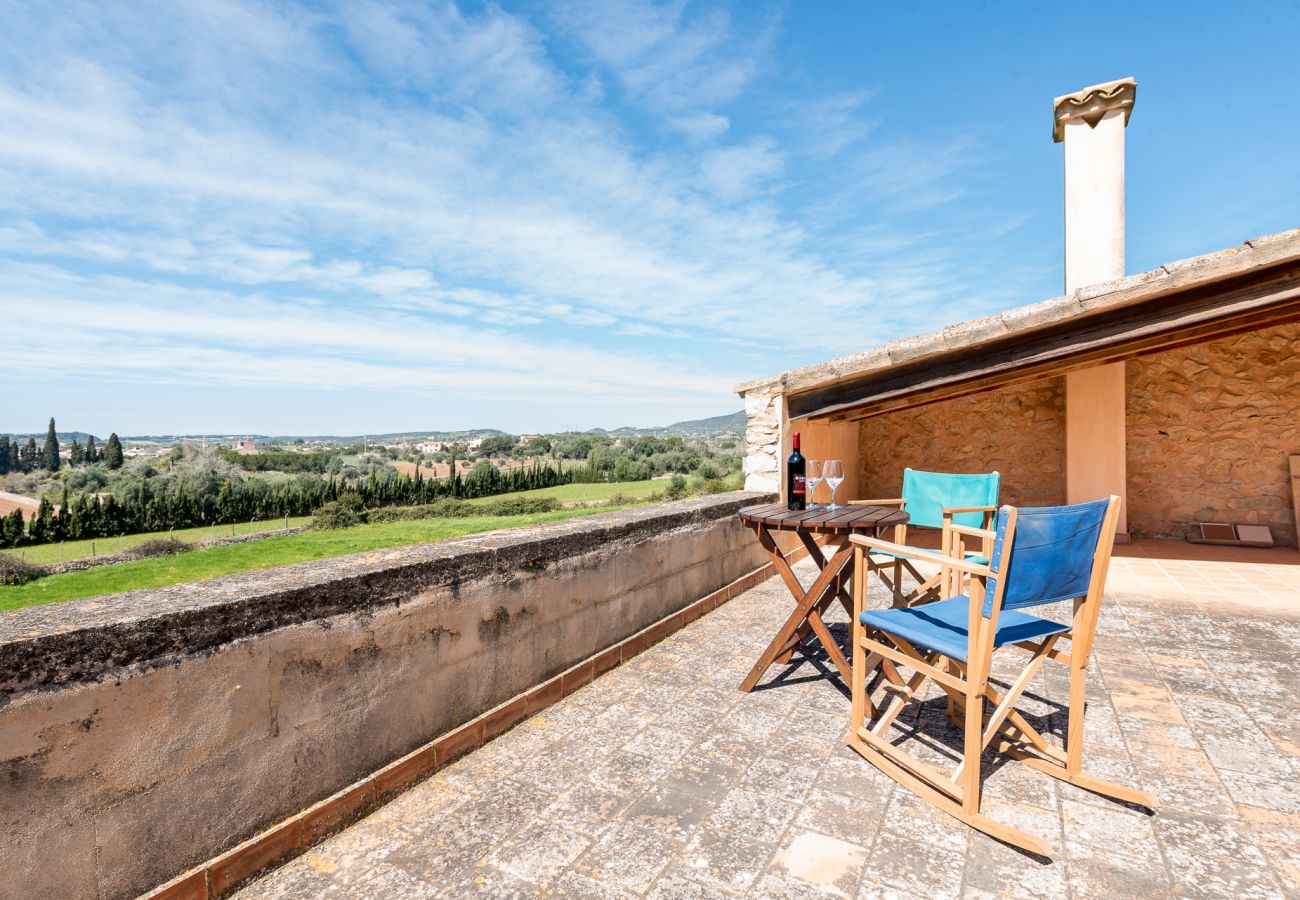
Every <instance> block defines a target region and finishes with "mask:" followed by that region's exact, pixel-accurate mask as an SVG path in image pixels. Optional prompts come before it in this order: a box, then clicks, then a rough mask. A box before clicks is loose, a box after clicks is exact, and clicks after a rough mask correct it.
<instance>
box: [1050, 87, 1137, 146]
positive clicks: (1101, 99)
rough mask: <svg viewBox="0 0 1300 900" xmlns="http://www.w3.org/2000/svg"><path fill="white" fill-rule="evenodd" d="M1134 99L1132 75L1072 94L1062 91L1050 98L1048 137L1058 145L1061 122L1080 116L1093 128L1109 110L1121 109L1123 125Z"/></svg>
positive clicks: (1129, 113)
mask: <svg viewBox="0 0 1300 900" xmlns="http://www.w3.org/2000/svg"><path fill="white" fill-rule="evenodd" d="M1136 99H1137V81H1136V80H1135V79H1133V78H1120V79H1118V80H1116V81H1105V82H1102V83H1101V84H1094V85H1092V86H1091V87H1086V88H1084V89H1083V90H1080V91H1075V92H1074V93H1073V94H1062V95H1061V96H1060V97H1057V98H1056V99H1054V100H1053V101H1052V140H1053V141H1054V142H1056V143H1058V144H1059V143H1060V142H1061V141H1063V140H1064V139H1065V124H1066V123H1067V122H1070V121H1072V120H1074V119H1083V121H1085V122H1087V123H1088V127H1089V128H1096V127H1097V123H1098V122H1100V121H1101V117H1102V116H1104V115H1105V114H1106V113H1108V112H1110V111H1111V110H1112V109H1122V110H1124V125H1125V126H1127V125H1128V119H1129V116H1131V115H1132V114H1133V102H1134V101H1135V100H1136Z"/></svg>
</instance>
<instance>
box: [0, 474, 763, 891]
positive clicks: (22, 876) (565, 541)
mask: <svg viewBox="0 0 1300 900" xmlns="http://www.w3.org/2000/svg"><path fill="white" fill-rule="evenodd" d="M764 496H765V495H761V494H746V493H734V494H722V495H718V496H714V497H707V498H701V499H697V500H686V501H681V502H679V503H669V504H663V505H661V506H656V507H646V508H642V509H637V510H629V511H623V512H613V513H608V514H604V515H598V516H592V517H590V518H584V519H579V520H574V521H572V522H564V523H556V524H552V525H545V526H539V527H536V528H530V529H516V530H513V531H508V532H497V533H495V534H489V535H481V536H478V537H474V538H469V539H465V540H460V541H450V542H444V543H435V544H424V545H419V546H415V547H404V548H397V549H393V550H387V551H379V552H375V553H367V554H360V555H357V556H352V557H346V558H342V559H335V560H323V561H319V562H312V563H304V564H301V565H297V566H290V567H287V568H284V569H278V570H273V571H269V572H250V573H244V574H240V575H234V576H230V577H227V578H222V579H216V580H213V581H208V582H201V583H198V584H191V585H178V586H175V587H171V588H163V589H159V590H153V591H136V592H132V593H129V594H120V595H116V596H111V597H102V598H95V599H90V600H84V601H77V602H72V603H61V604H54V605H51V606H45V607H35V608H31V609H26V610H19V611H16V612H12V613H6V614H0V896H5V897H11V896H12V897H23V898H40V897H58V898H80V897H100V898H119V897H129V896H133V895H135V894H137V893H139V892H141V891H143V890H147V889H149V888H151V887H153V886H155V885H157V884H160V883H162V882H164V881H166V880H167V879H168V878H170V877H172V876H173V875H176V874H178V873H179V872H181V871H182V870H184V869H186V868H188V867H190V866H193V865H195V864H197V863H199V862H202V861H203V860H206V859H208V858H210V857H211V856H213V855H215V854H216V853H219V852H221V851H222V850H225V849H226V848H228V847H231V846H232V845H234V844H236V843H237V842H239V841H240V840H243V839H245V838H247V837H249V836H250V835H251V834H253V833H255V832H257V831H258V830H260V829H261V828H263V827H265V826H267V825H269V824H270V823H273V822H275V821H278V820H282V819H284V818H285V817H287V816H290V815H292V814H294V813H296V812H298V811H299V810H301V809H302V808H304V807H305V806H307V805H309V804H310V803H312V802H314V801H316V800H319V799H321V798H323V797H325V796H327V795H329V794H331V793H333V792H334V791H337V790H340V789H341V788H343V787H345V786H347V785H349V784H351V783H352V782H354V781H356V780H357V779H359V778H361V777H362V776H365V775H367V774H369V773H371V772H373V771H375V770H377V769H379V768H380V767H381V766H383V765H385V764H386V763H388V762H390V761H392V760H394V759H396V758H397V757H399V756H401V755H402V754H403V753H406V752H408V751H410V750H412V749H413V748H415V747H418V746H420V745H422V744H425V743H427V742H429V741H431V740H433V739H434V738H435V737H437V736H439V735H441V734H443V733H445V732H447V731H448V730H449V729H451V728H453V727H455V726H457V725H459V724H460V723H462V722H465V721H467V720H469V719H472V718H474V717H475V716H477V715H479V714H481V713H483V712H485V711H487V710H489V709H491V708H493V707H494V706H496V705H498V704H500V703H502V702H504V701H506V700H509V699H510V698H512V697H514V696H516V695H518V694H520V693H522V692H523V691H525V690H527V689H529V688H531V687H533V686H534V685H537V684H539V683H541V682H543V681H545V680H546V679H548V678H550V677H552V676H554V675H556V674H557V673H559V672H561V671H564V670H565V669H568V668H569V667H570V666H573V665H575V664H577V663H579V662H581V661H583V660H585V659H587V658H589V657H591V656H592V655H593V654H596V653H598V652H600V651H602V650H604V649H605V648H607V647H610V646H613V645H614V644H616V643H617V642H619V641H620V640H622V639H624V638H627V637H628V636H630V635H633V634H635V633H637V632H638V631H640V630H641V629H643V628H646V627H647V626H649V625H651V624H653V623H655V622H656V621H658V620H660V619H662V618H664V617H666V616H669V615H671V614H673V613H674V612H676V611H678V610H680V609H682V608H683V607H685V606H687V605H688V604H690V603H692V602H693V601H695V600H697V599H699V598H701V597H704V596H705V595H707V594H710V593H711V592H713V591H716V590H718V589H720V588H722V587H724V586H726V585H727V584H729V583H731V582H732V581H735V580H736V579H738V578H740V577H741V576H743V575H745V574H747V573H749V572H752V571H753V570H755V569H757V568H758V567H759V566H761V565H762V564H763V563H764V562H766V559H765V557H764V556H763V554H762V552H761V551H760V549H759V547H758V543H757V541H755V540H754V539H753V536H752V535H751V534H750V533H749V532H748V531H747V530H745V529H744V528H742V527H741V525H740V524H739V521H738V520H737V518H736V511H737V509H739V507H741V506H743V505H747V504H751V503H755V502H761V501H762V500H763V499H764ZM738 677H739V676H738Z"/></svg>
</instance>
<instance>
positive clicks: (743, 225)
mask: <svg viewBox="0 0 1300 900" xmlns="http://www.w3.org/2000/svg"><path fill="white" fill-rule="evenodd" d="M61 9H62V12H61V13H60V14H58V15H52V14H50V13H49V12H48V11H47V12H46V13H44V14H42V13H41V12H39V11H38V10H36V9H35V7H28V6H25V5H19V6H11V7H8V8H6V9H4V10H3V11H0V60H2V61H0V120H3V121H4V122H5V127H4V128H3V129H0V216H3V220H4V222H5V224H4V225H3V226H0V260H3V259H8V260H9V261H10V262H9V264H8V265H6V266H5V269H4V271H6V272H7V273H8V277H9V279H10V281H9V282H8V283H7V284H5V285H3V286H2V287H0V315H3V317H4V320H5V321H6V323H7V324H8V325H10V327H13V328H19V327H21V328H24V329H26V337H27V342H26V345H25V346H26V347H27V349H26V350H25V351H23V354H22V355H21V356H19V355H9V356H7V357H6V358H4V359H3V361H0V366H11V367H13V368H15V369H16V370H28V367H32V368H33V369H34V368H39V367H40V366H42V365H46V366H53V365H54V364H53V363H52V362H50V361H48V360H47V361H46V362H41V353H42V351H46V350H49V349H50V348H51V347H52V346H53V344H54V343H55V339H54V337H52V335H58V337H59V340H58V341H57V343H58V345H59V346H61V347H68V348H71V347H73V346H74V345H75V347H76V348H78V349H69V350H68V351H67V353H69V354H71V356H70V357H69V358H67V361H66V366H64V367H63V368H62V369H60V371H62V372H64V373H69V372H84V373H87V374H88V375H91V374H93V375H94V376H95V377H105V376H106V374H107V373H108V372H109V371H118V372H131V373H135V375H136V376H138V377H140V378H148V377H158V378H172V379H181V380H183V381H186V382H187V383H189V382H191V381H192V382H193V383H201V382H204V380H205V379H206V380H207V381H208V382H211V383H223V381H224V380H229V379H237V380H240V382H241V383H243V382H244V381H253V382H256V383H257V384H263V385H268V386H269V385H272V384H274V383H277V380H279V381H280V382H283V383H284V384H286V385H292V386H304V385H312V384H318V385H343V384H366V385H375V386H384V387H392V388H397V387H398V386H400V385H401V384H402V383H403V381H404V378H405V379H407V380H409V379H418V380H420V381H421V382H422V383H430V384H438V385H442V386H447V387H452V386H455V387H456V388H457V389H460V388H461V387H467V386H468V387H467V389H473V390H495V391H498V392H501V391H510V390H517V391H519V392H520V393H521V396H526V395H528V394H529V393H530V392H550V391H559V392H563V393H564V394H565V395H566V396H570V395H572V396H574V397H575V398H576V397H578V396H579V395H580V394H581V392H583V391H586V392H589V393H588V394H587V395H586V396H589V397H592V398H597V399H601V400H607V399H610V398H618V399H620V400H621V399H632V398H638V397H644V396H645V395H646V394H647V392H653V393H660V394H668V395H672V396H682V397H685V396H688V395H689V396H690V397H692V398H694V401H693V402H698V401H699V400H700V398H701V397H703V396H705V395H706V394H709V392H712V393H711V394H709V396H717V397H719V401H720V402H722V403H726V402H729V401H727V400H726V390H727V387H728V386H729V384H730V383H731V382H732V381H734V380H739V379H740V378H742V377H747V376H751V375H754V374H760V372H755V371H753V370H752V369H749V368H745V367H747V366H754V365H761V366H762V370H766V369H767V368H772V369H778V368H783V367H784V366H785V365H786V364H787V361H786V360H784V359H781V358H779V357H774V356H772V355H771V354H770V353H766V354H762V355H760V354H758V353H757V352H756V351H757V350H758V348H762V347H764V346H767V347H769V348H770V345H771V341H772V340H773V338H774V337H775V338H778V339H779V340H781V341H785V340H787V339H788V334H787V331H788V326H785V325H782V324H781V323H782V322H786V321H788V319H789V316H790V309H791V304H792V303H796V304H798V305H799V306H801V307H802V308H804V309H805V310H813V311H815V313H814V314H812V315H808V314H804V315H803V316H802V317H803V318H804V319H805V320H806V322H807V323H808V324H811V323H812V321H813V320H814V319H815V318H816V317H823V318H824V319H825V321H826V323H827V325H828V327H826V328H823V329H815V328H808V329H807V330H802V329H801V333H800V342H801V344H802V345H804V346H806V348H808V349H809V350H812V351H816V352H819V353H831V352H840V351H843V350H848V349H857V348H858V347H860V346H861V345H862V343H875V342H877V341H878V340H883V339H886V338H888V337H892V336H895V335H894V334H892V333H883V332H881V331H880V325H879V321H880V320H879V319H874V318H872V317H870V316H868V315H866V311H867V310H869V309H871V307H872V306H873V304H879V303H889V304H901V305H909V304H910V305H911V307H912V308H915V307H916V304H918V303H920V302H928V301H933V300H934V299H935V298H936V297H938V296H939V294H940V290H941V289H942V288H943V287H946V286H947V284H946V282H945V279H946V277H948V272H950V271H951V267H948V266H947V264H946V263H945V261H943V260H935V259H934V258H933V257H932V255H929V254H919V253H916V252H915V251H914V250H911V249H909V246H908V245H907V244H906V243H905V242H904V243H902V244H898V245H897V246H900V247H901V248H902V249H903V251H904V252H908V253H911V254H913V255H912V256H911V257H910V259H912V260H913V261H915V260H920V259H921V258H922V257H923V256H924V257H925V258H926V262H927V263H929V264H931V265H923V264H920V263H916V262H913V263H909V262H906V261H900V260H897V259H891V260H889V262H888V265H884V266H880V267H878V268H876V267H873V265H872V259H871V258H870V255H865V256H859V255H858V254H857V253H856V252H855V251H853V250H851V249H846V246H847V245H849V244H851V239H850V237H849V236H850V235H852V234H854V233H855V232H856V233H863V232H861V231H860V229H857V228H850V229H847V230H846V231H845V232H844V233H843V234H838V235H828V234H827V233H826V232H825V231H824V230H823V229H822V227H821V225H820V224H819V218H818V216H821V215H822V214H823V213H824V221H825V222H829V223H835V224H836V225H837V227H838V225H839V224H840V223H841V222H842V220H843V219H844V218H845V217H846V216H851V214H850V213H848V212H846V210H845V207H849V208H852V207H854V206H855V205H856V206H857V207H860V206H861V205H862V197H863V195H864V193H866V194H870V195H871V196H872V197H876V198H880V199H881V200H882V201H884V202H886V203H888V204H891V205H892V206H894V207H895V208H903V207H905V206H906V205H907V204H909V203H911V204H916V203H918V202H938V201H941V200H942V199H943V198H945V197H947V196H951V193H952V187H951V184H952V182H953V178H952V175H953V174H954V173H955V172H957V171H959V170H960V168H961V167H962V166H963V165H964V164H965V161H966V158H967V157H968V156H969V154H970V153H971V152H972V147H973V145H971V144H954V145H950V146H943V147H931V146H923V145H920V144H917V143H910V144H909V143H901V144H896V145H889V144H884V143H880V144H877V145H874V146H872V147H869V148H862V147H860V145H861V144H862V143H863V142H864V140H865V139H866V138H867V137H868V136H870V135H874V134H875V132H873V131H872V127H873V126H872V125H869V124H864V122H865V120H864V119H863V118H862V116H864V115H865V113H864V112H863V109H864V107H865V105H866V103H867V100H868V99H869V96H868V94H867V92H865V91H863V92H849V93H846V94H842V95H835V96H834V97H832V98H830V99H828V100H825V101H822V102H818V103H814V104H811V105H810V106H808V107H807V109H806V113H807V115H806V121H809V122H820V123H823V125H824V134H823V135H822V139H821V140H820V142H813V143H809V142H807V141H805V140H803V139H802V137H801V136H798V135H790V134H789V133H788V131H789V130H788V129H786V130H784V131H783V130H782V128H780V127H778V125H779V123H774V125H773V128H772V130H771V134H764V133H762V130H761V127H760V129H759V130H758V131H755V128H754V127H753V126H750V127H747V128H746V129H745V130H744V131H743V132H742V131H738V130H737V129H736V128H735V127H734V126H733V119H732V118H731V117H730V115H729V112H728V110H727V109H726V107H727V105H728V104H731V103H735V102H738V101H739V99H740V98H742V97H743V96H744V95H745V92H746V91H751V90H755V89H756V88H755V85H756V83H757V81H758V80H759V78H760V76H761V74H762V71H763V66H764V60H765V55H766V53H767V52H768V47H769V44H770V42H771V40H772V37H773V34H774V33H775V32H774V28H773V26H772V25H771V24H770V23H763V24H761V25H760V26H758V27H750V26H747V27H740V26H738V25H736V23H734V22H732V21H731V19H730V18H729V17H728V15H727V14H726V13H725V12H722V11H719V10H718V9H703V10H697V9H696V8H694V7H688V6H687V5H685V4H684V3H675V4H669V5H658V6H657V5H653V4H649V3H639V2H626V3H618V4H610V3H604V2H601V3H575V4H568V5H564V6H562V7H556V8H548V9H547V11H546V12H545V13H539V15H543V16H545V17H546V18H544V19H543V20H540V21H529V20H527V19H525V18H524V17H522V16H520V15H514V14H511V13H510V12H507V11H505V10H503V9H500V8H498V7H496V6H487V7H486V8H483V9H482V10H481V11H479V12H476V13H472V14H471V13H466V12H463V11H461V10H460V9H458V8H457V7H456V6H455V5H454V4H450V3H444V4H437V5H434V6H410V5H400V4H396V3H377V2H376V3H365V4H362V3H348V4H340V5H338V6H337V7H334V8H329V7H311V8H309V9H308V8H296V7H290V6H283V5H277V6H265V5H261V4H257V3H253V2H238V0H228V2H217V0H196V2H194V3H187V4H181V5H179V6H177V5H165V4H159V5H134V4H126V5H122V4H119V5H113V6H109V7H103V6H100V5H93V4H90V5H77V4H71V5H68V6H64V7H61ZM556 20H558V21H559V22H560V23H561V30H562V33H563V34H564V35H566V36H567V38H568V40H570V41H571V42H572V43H574V44H576V45H579V46H581V47H582V48H584V52H585V53H586V54H587V55H588V56H589V62H590V63H591V66H589V67H587V68H583V67H580V66H573V65H569V64H568V62H569V61H568V60H562V59H560V58H558V56H557V54H559V52H560V51H559V50H558V49H557V47H556V43H557V41H556V39H555V35H553V34H548V33H546V32H544V31H543V26H545V25H547V24H548V23H549V24H554V22H555V21H556ZM580 69H581V71H579V70H580ZM604 81H609V82H610V83H612V84H615V85H616V86H617V91H616V92H613V93H617V94H618V97H619V101H618V102H614V101H612V100H611V99H610V94H611V91H606V90H605V89H604V86H603V82H604ZM620 103H622V104H624V105H626V106H630V107H631V109H632V112H633V113H634V114H635V115H642V114H645V115H648V116H650V117H652V118H654V119H656V120H657V121H659V122H661V123H662V125H663V126H664V128H666V129H667V133H668V137H664V138H662V141H655V142H651V143H649V144H646V143H643V142H642V141H640V140H639V138H638V134H637V129H636V127H634V126H633V125H631V124H629V122H628V121H627V117H626V116H625V115H624V110H623V109H622V108H621V107H620V106H619V104H620ZM783 109H784V110H785V111H784V112H782V113H781V115H782V117H783V118H788V116H787V115H786V113H787V112H788V108H787V107H783ZM760 124H761V123H760ZM849 150H853V151H854V152H855V153H857V154H858V155H857V156H855V157H854V158H853V160H852V163H853V164H852V166H851V167H850V168H846V169H845V170H844V171H843V173H842V175H843V177H845V178H846V179H848V180H847V181H846V183H845V184H844V186H843V188H838V187H835V186H834V185H831V186H830V187H828V188H827V189H826V190H827V191H829V192H834V193H837V194H838V196H836V197H834V198H832V199H825V198H822V199H814V200H812V201H810V202H809V203H808V205H807V206H806V207H805V208H804V209H800V208H799V206H798V205H796V201H791V202H787V198H786V196H785V193H784V192H785V190H786V187H787V185H788V184H790V183H799V182H800V180H801V179H802V180H804V181H807V180H808V176H809V173H808V172H806V171H795V168H796V166H797V165H799V164H800V163H799V159H801V158H803V157H820V158H829V157H839V156H842V155H843V154H845V153H847V152H848V151H849ZM837 164H838V163H837ZM828 184H830V183H829V182H828ZM811 209H816V210H818V211H819V212H818V215H816V216H814V215H809V214H808V211H809V210H811ZM875 238H876V240H883V238H881V237H880V236H879V235H876V236H875ZM862 246H866V245H865V244H863V245H862ZM858 322H864V323H867V322H873V323H875V324H870V325H862V326H860V327H859V326H857V325H856V323H858ZM59 323H64V324H62V325H61V324H59ZM67 323H73V324H71V325H69V324H67ZM843 323H854V324H851V325H850V326H849V327H843ZM74 336H75V340H72V339H71V338H72V337H74ZM683 336H689V340H690V342H691V343H690V345H689V346H686V345H685V344H684V343H683ZM629 346H630V347H634V348H635V352H632V353H624V352H622V351H621V348H623V347H629ZM614 348H619V350H615V349H614ZM724 348H725V353H723V355H722V357H721V358H717V359H715V357H717V356H718V354H719V353H720V352H722V351H723V349H724ZM733 348H740V349H739V350H735V349H733ZM115 356H121V357H122V358H123V359H124V360H125V361H124V363H123V364H122V365H121V366H117V365H109V364H108V363H107V362H105V360H106V359H108V360H110V361H111V360H112V359H113V357H115ZM128 357H129V359H128ZM574 358H581V359H582V360H583V361H584V366H585V365H586V364H587V363H588V362H590V368H589V370H585V371H587V373H588V374H585V375H581V376H578V377H575V376H574V375H573V374H572V367H571V366H568V367H566V365H565V361H566V360H568V361H571V360H573V359H574ZM151 367H152V370H153V372H154V375H153V376H150V375H149V374H148V373H149V372H150V370H151ZM559 370H567V371H566V374H565V375H564V377H563V378H560V379H557V377H556V376H555V374H554V373H555V372H557V371H559ZM762 370H760V371H762ZM331 373H333V374H331ZM403 373H405V375H403ZM561 381H562V382H564V384H560V382H561ZM565 385H567V387H566V386H565Z"/></svg>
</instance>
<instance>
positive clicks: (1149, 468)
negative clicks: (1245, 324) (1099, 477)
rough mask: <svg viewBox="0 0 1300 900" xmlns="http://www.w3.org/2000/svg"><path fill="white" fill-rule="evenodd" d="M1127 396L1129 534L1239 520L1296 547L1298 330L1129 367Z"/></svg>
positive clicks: (1280, 329) (1170, 532)
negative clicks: (1293, 473)
mask: <svg viewBox="0 0 1300 900" xmlns="http://www.w3.org/2000/svg"><path fill="white" fill-rule="evenodd" d="M1127 389H1128V412H1127V425H1128V503H1129V514H1128V517H1129V531H1130V533H1131V534H1133V535H1134V536H1146V537H1176V538H1183V537H1187V536H1188V535H1190V534H1191V533H1192V532H1193V531H1194V530H1195V523H1196V522H1198V521H1218V522H1237V523H1241V522H1245V523H1251V524H1258V525H1267V526H1269V527H1270V528H1271V529H1272V531H1273V539H1274V540H1275V541H1276V542H1277V543H1278V544H1280V545H1282V546H1288V547H1294V546H1296V523H1295V512H1294V510H1293V509H1292V503H1293V500H1292V497H1291V487H1290V480H1291V479H1290V473H1289V470H1288V463H1287V457H1288V456H1289V455H1292V454H1300V324H1291V325H1280V326H1277V327H1274V328H1268V329H1263V330H1261V331H1256V332H1251V333H1249V334H1243V335H1238V336H1235V337H1229V338H1223V339H1221V340H1217V341H1210V342H1207V343H1204V344H1198V345H1195V346H1192V347H1180V348H1177V349H1174V350H1167V351H1165V352H1163V353H1157V354H1153V355H1151V356H1145V357H1142V358H1140V359H1136V360H1132V361H1130V362H1129V364H1128V370H1127Z"/></svg>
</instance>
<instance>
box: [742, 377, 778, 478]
mask: <svg viewBox="0 0 1300 900" xmlns="http://www.w3.org/2000/svg"><path fill="white" fill-rule="evenodd" d="M781 402H782V399H781V393H780V388H779V387H778V386H777V385H773V386H771V387H769V388H754V389H752V390H748V391H746V392H745V416H746V417H747V420H748V422H747V424H746V427H745V461H744V472H745V490H747V491H764V492H768V491H779V490H780V484H781V459H780V454H781Z"/></svg>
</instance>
